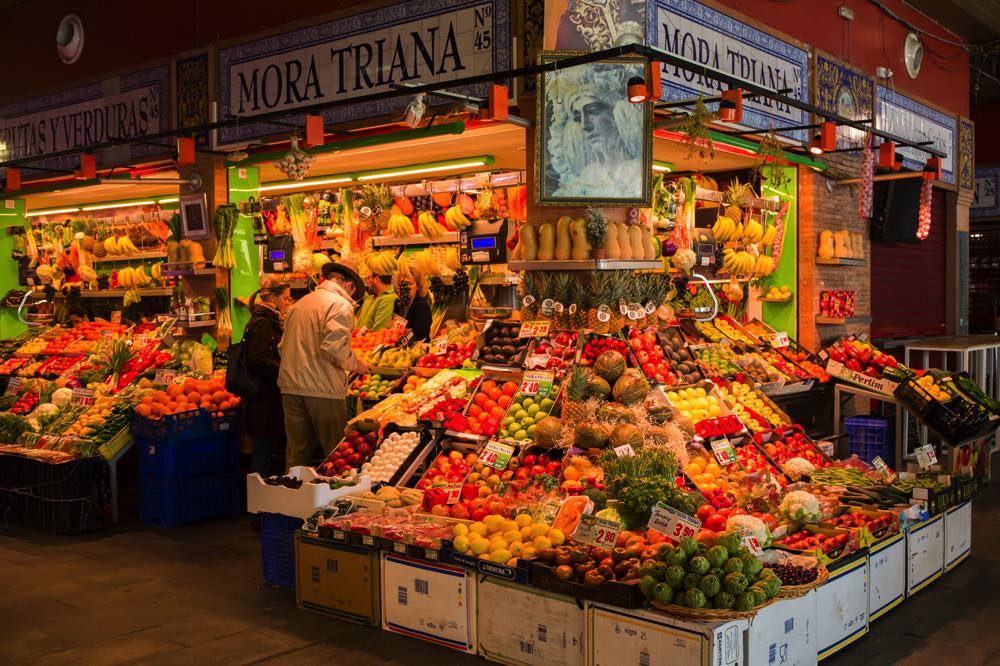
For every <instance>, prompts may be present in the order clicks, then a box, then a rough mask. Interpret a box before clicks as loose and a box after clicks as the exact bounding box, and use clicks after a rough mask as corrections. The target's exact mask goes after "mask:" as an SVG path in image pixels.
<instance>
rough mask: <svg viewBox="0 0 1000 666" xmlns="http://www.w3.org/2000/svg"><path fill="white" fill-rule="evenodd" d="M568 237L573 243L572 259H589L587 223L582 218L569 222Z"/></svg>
mask: <svg viewBox="0 0 1000 666" xmlns="http://www.w3.org/2000/svg"><path fill="white" fill-rule="evenodd" d="M569 236H570V240H572V243H573V250H572V253H571V254H570V256H571V257H572V258H573V259H590V241H588V240H587V223H586V222H584V221H583V218H579V219H576V220H573V221H572V222H570V225H569Z"/></svg>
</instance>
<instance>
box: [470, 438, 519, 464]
mask: <svg viewBox="0 0 1000 666" xmlns="http://www.w3.org/2000/svg"><path fill="white" fill-rule="evenodd" d="M513 455H514V447H513V446H511V445H510V444H502V443H500V442H486V446H485V447H483V452H482V453H480V454H479V462H481V463H482V464H484V465H486V466H487V467H492V468H493V469H506V467H507V463H509V462H510V459H511V457H512V456H513Z"/></svg>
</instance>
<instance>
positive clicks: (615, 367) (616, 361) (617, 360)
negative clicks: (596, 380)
mask: <svg viewBox="0 0 1000 666" xmlns="http://www.w3.org/2000/svg"><path fill="white" fill-rule="evenodd" d="M624 373H625V357H624V356H622V355H621V353H619V352H616V351H614V350H609V351H606V352H603V353H602V354H601V355H600V356H598V357H597V359H596V360H595V361H594V374H595V375H597V376H598V377H600V378H601V379H603V380H604V381H606V382H607V383H608V384H611V385H614V383H615V382H616V381H618V378H619V377H621V376H622V375H623V374H624Z"/></svg>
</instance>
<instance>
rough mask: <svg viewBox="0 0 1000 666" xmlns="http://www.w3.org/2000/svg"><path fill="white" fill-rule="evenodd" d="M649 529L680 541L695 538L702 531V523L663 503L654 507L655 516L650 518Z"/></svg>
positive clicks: (658, 503)
mask: <svg viewBox="0 0 1000 666" xmlns="http://www.w3.org/2000/svg"><path fill="white" fill-rule="evenodd" d="M648 527H649V528H650V529H653V530H656V531H657V532H659V533H660V534H665V535H666V536H667V537H669V538H671V539H673V540H674V541H680V540H681V539H682V538H683V537H693V536H694V535H695V534H697V533H698V530H699V529H701V521H700V520H698V519H697V518H695V517H694V516H689V515H687V514H686V513H681V512H680V511H677V510H676V509H674V508H672V507H670V506H667V505H666V504H664V503H663V502H657V503H656V506H654V507H653V514H652V515H651V516H650V517H649V524H648Z"/></svg>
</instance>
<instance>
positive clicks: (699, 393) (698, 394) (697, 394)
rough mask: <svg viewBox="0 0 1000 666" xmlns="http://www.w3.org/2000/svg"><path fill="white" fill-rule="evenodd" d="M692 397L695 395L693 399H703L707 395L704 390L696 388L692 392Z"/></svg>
mask: <svg viewBox="0 0 1000 666" xmlns="http://www.w3.org/2000/svg"><path fill="white" fill-rule="evenodd" d="M694 395H695V397H697V398H704V397H705V396H706V395H708V394H707V393H706V392H705V389H703V388H701V387H700V386H699V387H698V388H696V389H695V390H694Z"/></svg>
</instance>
